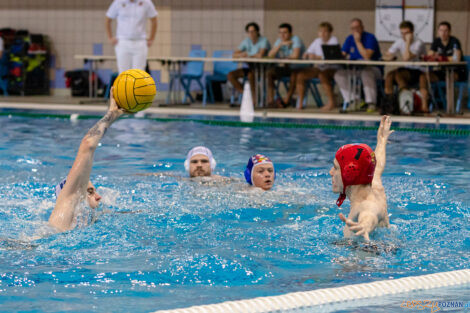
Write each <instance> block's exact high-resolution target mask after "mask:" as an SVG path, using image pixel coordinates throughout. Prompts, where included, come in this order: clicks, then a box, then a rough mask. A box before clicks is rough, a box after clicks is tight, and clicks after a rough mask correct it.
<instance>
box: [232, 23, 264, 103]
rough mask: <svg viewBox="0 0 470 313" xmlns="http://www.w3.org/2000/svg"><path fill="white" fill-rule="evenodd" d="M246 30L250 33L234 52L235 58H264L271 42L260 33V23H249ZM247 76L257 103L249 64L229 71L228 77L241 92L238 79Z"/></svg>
mask: <svg viewBox="0 0 470 313" xmlns="http://www.w3.org/2000/svg"><path fill="white" fill-rule="evenodd" d="M245 32H246V33H247V34H248V37H246V38H245V39H244V40H243V41H242V42H241V43H240V45H239V46H238V49H237V50H236V51H235V52H234V53H233V57H234V58H262V57H263V56H265V55H266V53H267V52H268V51H269V48H270V44H269V41H268V39H266V37H263V36H261V35H260V33H259V25H258V24H256V23H255V22H251V23H248V24H247V25H246V26H245ZM243 77H247V78H248V81H249V82H250V87H251V95H252V97H253V103H256V101H255V99H254V97H255V77H254V75H253V71H252V69H250V67H249V65H247V64H244V65H243V68H240V69H237V70H235V71H232V72H230V73H228V76H227V79H228V80H229V81H230V82H231V83H232V85H233V87H234V88H235V89H236V90H238V91H239V92H243V86H242V84H240V82H239V81H238V80H239V79H240V78H243Z"/></svg>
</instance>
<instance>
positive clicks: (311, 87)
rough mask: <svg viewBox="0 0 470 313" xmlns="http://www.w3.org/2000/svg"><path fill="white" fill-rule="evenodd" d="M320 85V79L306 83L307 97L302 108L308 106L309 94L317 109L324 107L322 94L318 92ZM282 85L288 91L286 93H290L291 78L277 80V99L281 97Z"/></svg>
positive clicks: (313, 79)
mask: <svg viewBox="0 0 470 313" xmlns="http://www.w3.org/2000/svg"><path fill="white" fill-rule="evenodd" d="M333 83H334V82H333ZM318 84H320V79H318V78H312V79H310V80H307V81H306V96H305V97H304V103H302V107H305V106H306V104H307V96H308V93H309V92H310V94H311V95H312V97H313V100H315V103H316V104H317V107H322V106H323V101H322V99H321V94H320V91H319V90H318ZM281 85H283V86H284V88H285V89H286V91H288V90H289V85H290V76H285V77H281V79H279V80H277V82H276V83H275V87H276V99H277V98H280V97H281V96H280V93H279V89H280V87H281ZM297 105H299V104H297Z"/></svg>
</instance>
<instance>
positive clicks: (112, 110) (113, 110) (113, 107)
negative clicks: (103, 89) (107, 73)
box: [108, 87, 126, 117]
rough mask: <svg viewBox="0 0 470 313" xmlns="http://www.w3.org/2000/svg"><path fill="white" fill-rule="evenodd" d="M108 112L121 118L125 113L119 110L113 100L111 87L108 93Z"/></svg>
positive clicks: (112, 88)
mask: <svg viewBox="0 0 470 313" xmlns="http://www.w3.org/2000/svg"><path fill="white" fill-rule="evenodd" d="M108 112H109V113H113V114H116V115H117V117H119V116H121V115H122V114H124V113H126V111H125V110H124V109H122V108H120V107H119V106H118V105H117V103H116V100H115V99H114V87H111V90H110V93H109V107H108Z"/></svg>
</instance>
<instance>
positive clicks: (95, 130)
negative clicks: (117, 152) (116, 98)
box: [87, 113, 114, 137]
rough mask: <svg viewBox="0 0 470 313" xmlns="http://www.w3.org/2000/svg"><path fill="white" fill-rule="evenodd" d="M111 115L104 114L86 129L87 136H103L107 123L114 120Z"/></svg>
mask: <svg viewBox="0 0 470 313" xmlns="http://www.w3.org/2000/svg"><path fill="white" fill-rule="evenodd" d="M113 117H114V116H113V114H109V113H108V114H106V115H105V116H104V117H103V118H102V119H101V120H99V121H98V123H96V124H95V126H93V127H92V128H91V129H90V130H89V131H88V134H87V135H88V136H89V137H96V136H103V135H104V134H105V133H106V131H107V130H108V127H109V124H110V123H111V122H112V120H114V119H113Z"/></svg>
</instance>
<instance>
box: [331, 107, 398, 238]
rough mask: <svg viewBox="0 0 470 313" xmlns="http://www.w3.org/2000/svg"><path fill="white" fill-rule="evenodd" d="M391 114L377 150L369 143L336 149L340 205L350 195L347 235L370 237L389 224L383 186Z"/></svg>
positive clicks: (336, 188) (382, 128)
mask: <svg viewBox="0 0 470 313" xmlns="http://www.w3.org/2000/svg"><path fill="white" fill-rule="evenodd" d="M391 123H392V121H391V119H390V117H389V116H383V117H382V120H381V122H380V126H379V130H378V132H377V146H376V148H375V153H374V151H372V149H371V148H370V147H369V146H368V145H366V144H349V145H345V146H342V147H341V148H339V150H338V151H337V152H336V157H335V160H334V162H333V163H334V166H333V167H332V168H331V170H330V175H331V179H332V185H333V192H335V193H339V194H340V196H339V198H338V200H337V201H336V204H337V205H338V206H341V204H343V201H344V200H345V199H346V197H347V198H349V201H351V209H350V211H349V215H348V217H347V218H346V217H345V216H344V215H343V214H342V213H340V214H339V217H340V219H341V220H342V221H343V222H344V223H345V224H346V225H345V227H344V236H345V237H350V236H352V235H353V234H354V235H357V236H363V237H364V239H366V240H369V234H370V233H371V232H373V231H374V229H375V228H376V227H388V226H389V220H388V213H387V197H386V195H385V189H384V187H383V185H382V173H383V171H384V168H385V161H386V147H387V140H388V137H389V136H390V134H391V133H393V130H390V125H391Z"/></svg>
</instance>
